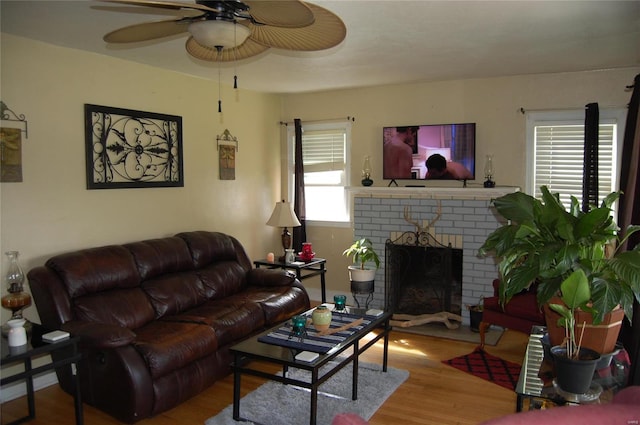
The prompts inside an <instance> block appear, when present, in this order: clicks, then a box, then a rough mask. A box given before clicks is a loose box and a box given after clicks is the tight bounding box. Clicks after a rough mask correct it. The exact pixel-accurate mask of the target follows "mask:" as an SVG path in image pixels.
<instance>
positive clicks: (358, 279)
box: [349, 266, 376, 294]
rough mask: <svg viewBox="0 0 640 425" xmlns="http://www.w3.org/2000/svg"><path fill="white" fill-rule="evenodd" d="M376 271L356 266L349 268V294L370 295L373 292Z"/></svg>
mask: <svg viewBox="0 0 640 425" xmlns="http://www.w3.org/2000/svg"><path fill="white" fill-rule="evenodd" d="M375 277H376V269H364V270H363V269H361V268H359V267H358V266H349V280H351V292H352V293H354V294H370V293H372V292H373V288H374V282H373V281H374V279H375Z"/></svg>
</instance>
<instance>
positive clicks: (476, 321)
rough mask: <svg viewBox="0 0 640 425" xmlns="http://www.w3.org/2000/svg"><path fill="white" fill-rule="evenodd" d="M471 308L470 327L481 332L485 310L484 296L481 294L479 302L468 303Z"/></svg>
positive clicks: (468, 307) (468, 308)
mask: <svg viewBox="0 0 640 425" xmlns="http://www.w3.org/2000/svg"><path fill="white" fill-rule="evenodd" d="M467 310H469V325H470V326H469V327H470V329H471V330H472V331H473V332H480V323H481V322H482V314H483V312H484V297H483V296H481V297H480V299H479V300H478V303H477V304H467Z"/></svg>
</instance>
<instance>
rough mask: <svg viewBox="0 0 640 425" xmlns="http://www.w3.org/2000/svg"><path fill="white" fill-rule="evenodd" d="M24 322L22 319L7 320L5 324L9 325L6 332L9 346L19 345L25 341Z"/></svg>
mask: <svg viewBox="0 0 640 425" xmlns="http://www.w3.org/2000/svg"><path fill="white" fill-rule="evenodd" d="M26 322H27V321H26V320H24V319H12V320H9V321H8V322H7V326H9V331H8V332H7V340H8V343H9V347H20V346H22V345H25V344H26V343H27V331H26V329H25V328H24V324H25V323H26Z"/></svg>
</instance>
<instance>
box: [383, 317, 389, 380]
mask: <svg viewBox="0 0 640 425" xmlns="http://www.w3.org/2000/svg"><path fill="white" fill-rule="evenodd" d="M390 330H391V327H390V326H389V320H388V319H387V320H386V321H385V322H384V350H383V351H382V371H383V372H386V371H387V361H388V360H389V331H390Z"/></svg>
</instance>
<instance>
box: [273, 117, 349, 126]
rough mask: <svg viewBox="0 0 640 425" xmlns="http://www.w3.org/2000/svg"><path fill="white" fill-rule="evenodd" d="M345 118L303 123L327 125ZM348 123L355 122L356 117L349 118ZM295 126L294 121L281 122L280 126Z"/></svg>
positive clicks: (305, 122) (303, 122)
mask: <svg viewBox="0 0 640 425" xmlns="http://www.w3.org/2000/svg"><path fill="white" fill-rule="evenodd" d="M344 119H345V118H332V119H326V120H313V121H302V124H322V123H327V122H335V121H340V120H344ZM346 120H347V121H351V122H355V120H356V117H347V118H346ZM290 124H291V125H293V121H280V125H284V126H285V127H286V126H288V125H290Z"/></svg>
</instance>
